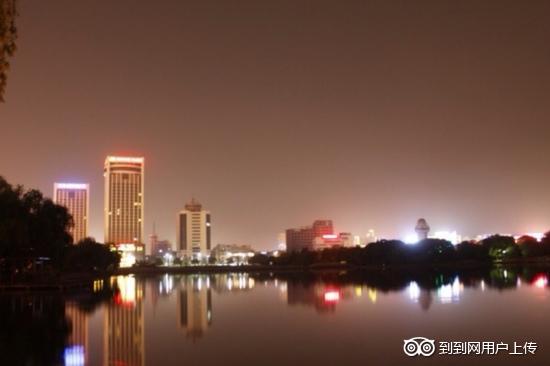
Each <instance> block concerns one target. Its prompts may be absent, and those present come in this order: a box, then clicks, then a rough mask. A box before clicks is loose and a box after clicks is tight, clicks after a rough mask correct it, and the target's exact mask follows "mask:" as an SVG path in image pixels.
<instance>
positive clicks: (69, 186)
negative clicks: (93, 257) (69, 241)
mask: <svg viewBox="0 0 550 366" xmlns="http://www.w3.org/2000/svg"><path fill="white" fill-rule="evenodd" d="M89 193H90V187H89V186H88V185H87V184H80V183H55V184H54V185H53V201H54V202H55V203H56V204H58V205H61V206H65V207H66V208H67V210H68V211H69V213H70V214H71V216H72V217H73V223H74V225H73V226H72V227H71V228H70V229H69V233H70V234H71V235H72V237H73V242H74V243H78V242H79V241H80V240H82V239H84V238H86V237H87V236H88V217H89V211H90V198H89Z"/></svg>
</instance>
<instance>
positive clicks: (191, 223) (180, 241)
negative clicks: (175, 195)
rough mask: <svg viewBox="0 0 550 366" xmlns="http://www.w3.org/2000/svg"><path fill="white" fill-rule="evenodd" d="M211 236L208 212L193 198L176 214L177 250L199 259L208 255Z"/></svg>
mask: <svg viewBox="0 0 550 366" xmlns="http://www.w3.org/2000/svg"><path fill="white" fill-rule="evenodd" d="M211 238H212V236H211V221H210V212H209V211H206V210H204V209H203V208H202V205H201V204H200V203H199V202H197V201H196V200H195V199H194V198H193V199H192V200H191V202H189V203H188V204H186V205H185V209H184V210H183V211H181V212H180V213H179V214H178V231H177V250H178V251H179V252H180V253H181V254H185V255H187V256H189V257H190V258H192V259H198V260H200V259H201V258H202V257H205V256H206V255H208V252H209V251H210V247H211Z"/></svg>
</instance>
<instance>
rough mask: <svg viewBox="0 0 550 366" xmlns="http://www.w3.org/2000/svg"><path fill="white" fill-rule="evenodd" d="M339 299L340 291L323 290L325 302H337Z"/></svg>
mask: <svg viewBox="0 0 550 366" xmlns="http://www.w3.org/2000/svg"><path fill="white" fill-rule="evenodd" d="M338 301H340V293H339V292H338V291H327V292H325V302H338Z"/></svg>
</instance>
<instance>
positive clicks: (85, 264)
mask: <svg viewBox="0 0 550 366" xmlns="http://www.w3.org/2000/svg"><path fill="white" fill-rule="evenodd" d="M119 262H120V254H119V253H118V252H114V251H112V250H111V249H110V247H109V246H108V245H105V244H100V243H97V242H96V241H95V240H94V239H92V238H85V239H82V240H81V241H80V242H78V243H77V244H76V245H71V246H70V247H68V248H67V253H66V256H65V262H64V266H63V269H64V270H65V271H70V272H84V273H89V272H94V271H100V272H103V271H107V270H112V269H116V268H118V264H119Z"/></svg>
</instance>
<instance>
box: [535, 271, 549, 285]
mask: <svg viewBox="0 0 550 366" xmlns="http://www.w3.org/2000/svg"><path fill="white" fill-rule="evenodd" d="M533 285H534V286H535V287H537V288H545V287H546V286H548V277H547V276H546V275H545V274H540V275H538V276H536V277H535V279H534V280H533Z"/></svg>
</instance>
